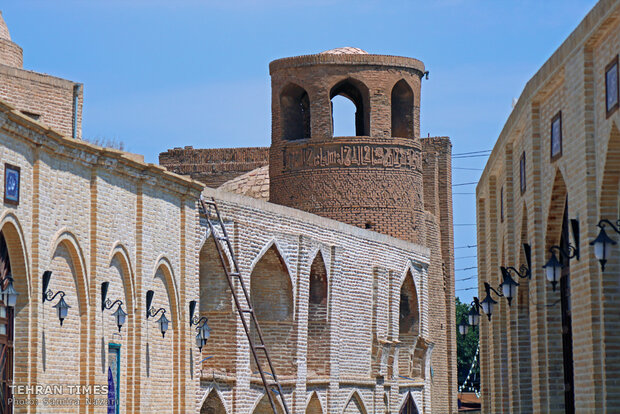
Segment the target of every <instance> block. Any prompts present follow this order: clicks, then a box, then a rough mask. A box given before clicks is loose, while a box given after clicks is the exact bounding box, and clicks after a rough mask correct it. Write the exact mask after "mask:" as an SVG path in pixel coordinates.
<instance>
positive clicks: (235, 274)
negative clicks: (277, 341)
mask: <svg viewBox="0 0 620 414" xmlns="http://www.w3.org/2000/svg"><path fill="white" fill-rule="evenodd" d="M200 204H201V206H202V209H203V212H204V215H205V217H206V218H207V223H208V225H209V229H210V230H211V235H212V236H213V241H214V242H215V246H216V248H217V252H218V254H219V256H220V261H221V262H222V267H223V268H224V272H225V273H226V279H228V286H230V291H231V292H232V296H233V299H234V300H235V306H236V308H237V312H238V313H239V317H240V318H241V322H242V323H243V329H244V330H245V335H246V337H247V338H248V342H249V344H250V350H251V351H252V355H253V356H254V361H255V362H256V366H257V367H258V372H259V373H260V377H261V379H262V381H263V386H264V387H265V392H266V393H267V397H269V403H270V404H271V408H272V409H273V412H274V414H278V411H277V410H276V403H275V401H274V398H273V395H272V393H273V392H275V393H277V394H279V395H280V400H281V401H282V407H283V408H284V412H285V413H286V414H289V411H288V407H287V406H286V401H285V400H284V393H283V392H282V386H281V385H280V381H279V380H278V376H277V375H276V371H275V370H274V368H273V364H272V363H271V357H270V356H269V352H268V351H267V346H266V345H265V341H264V340H263V332H262V331H261V329H260V326H259V325H258V320H257V319H256V313H255V312H254V307H253V306H252V301H251V300H250V295H249V293H248V290H247V288H246V287H245V283H244V282H243V278H242V277H241V273H240V272H239V265H238V264H237V258H236V257H235V253H234V251H233V248H232V244H231V242H230V238H229V237H228V232H227V231H226V227H225V226H224V222H223V221H222V216H221V215H220V210H219V209H218V207H217V203H216V202H215V198H213V197H211V200H204V199H203V198H202V196H200ZM211 208H213V210H214V212H215V220H214V221H216V222H217V224H219V226H220V228H221V233H222V234H221V235H218V234H217V233H216V232H215V226H214V225H213V222H212V221H211V217H212V215H213V213H212V212H211ZM222 244H225V246H226V248H227V249H228V253H229V254H230V258H231V259H232V263H233V271H232V272H231V271H230V270H229V266H227V265H226V258H225V251H224V247H223V246H222ZM233 278H236V279H237V280H238V281H239V284H240V285H241V288H242V290H243V295H244V296H245V300H246V303H247V305H248V308H243V307H242V305H241V303H240V302H239V296H238V295H237V292H236V291H235V285H234V282H233ZM246 315H249V317H250V319H249V320H248V319H246ZM251 322H254V326H255V327H256V332H257V333H258V344H256V345H255V344H254V340H253V339H252V336H251V335H250V325H249V324H250V323H251ZM257 350H261V351H263V352H264V354H265V359H266V360H267V364H268V365H269V369H270V370H271V372H270V373H269V372H265V371H264V370H263V366H262V364H261V358H259V354H258V353H257ZM265 374H268V375H271V376H272V378H273V380H271V381H267V378H266V377H265ZM270 387H277V390H274V389H271V388H270Z"/></svg>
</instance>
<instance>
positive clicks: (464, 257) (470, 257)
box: [454, 254, 478, 260]
mask: <svg viewBox="0 0 620 414" xmlns="http://www.w3.org/2000/svg"><path fill="white" fill-rule="evenodd" d="M474 257H478V256H477V255H475V254H474V255H472V256H461V257H455V258H454V260H459V259H472V258H474Z"/></svg>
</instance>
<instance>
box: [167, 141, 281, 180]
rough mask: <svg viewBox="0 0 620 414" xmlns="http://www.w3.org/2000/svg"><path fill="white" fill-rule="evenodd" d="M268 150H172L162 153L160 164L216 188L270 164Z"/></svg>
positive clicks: (257, 148)
mask: <svg viewBox="0 0 620 414" xmlns="http://www.w3.org/2000/svg"><path fill="white" fill-rule="evenodd" d="M268 162H269V148H267V147H255V148H206V149H194V148H192V147H184V148H173V149H169V150H168V151H166V152H162V153H161V154H159V164H160V165H163V166H164V167H166V168H167V169H168V170H170V171H172V172H174V173H177V174H181V175H189V176H191V177H192V178H193V179H194V180H198V181H200V182H203V183H205V185H206V186H207V187H212V188H217V187H219V186H221V185H222V184H224V183H225V182H227V181H230V180H232V179H234V178H236V177H238V176H240V175H242V174H245V173H248V172H250V171H252V170H255V169H257V168H260V167H263V166H265V165H267V163H268Z"/></svg>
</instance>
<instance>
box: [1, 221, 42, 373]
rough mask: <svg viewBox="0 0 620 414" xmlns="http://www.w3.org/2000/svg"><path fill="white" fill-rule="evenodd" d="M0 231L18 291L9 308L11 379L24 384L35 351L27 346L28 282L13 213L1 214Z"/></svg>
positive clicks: (20, 233)
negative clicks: (10, 316)
mask: <svg viewBox="0 0 620 414" xmlns="http://www.w3.org/2000/svg"><path fill="white" fill-rule="evenodd" d="M0 233H1V234H2V235H3V236H4V240H5V242H6V247H7V250H8V255H9V263H10V266H11V275H12V277H13V286H14V287H15V290H17V291H18V292H19V296H18V297H17V304H16V306H15V309H14V310H13V312H14V327H13V329H14V337H13V382H14V383H15V384H25V383H27V382H28V374H29V372H28V371H29V370H28V368H27V367H28V360H29V353H34V354H36V347H34V346H33V347H30V345H29V342H30V341H31V340H32V338H31V335H30V329H29V327H30V323H29V321H30V312H31V311H30V307H31V292H32V285H31V279H30V269H29V267H28V253H27V251H26V247H25V246H26V245H25V243H24V234H23V231H22V227H21V224H20V223H19V220H18V219H17V217H16V216H15V215H13V214H12V213H9V214H5V215H4V217H3V218H2V221H0ZM29 351H30V352H29ZM30 358H31V360H35V358H36V356H35V355H31V356H30ZM33 381H34V380H33ZM35 382H36V381H35Z"/></svg>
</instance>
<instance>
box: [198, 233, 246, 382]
mask: <svg viewBox="0 0 620 414" xmlns="http://www.w3.org/2000/svg"><path fill="white" fill-rule="evenodd" d="M199 273H200V302H199V309H200V316H206V317H207V318H209V326H210V327H211V329H213V332H217V335H212V336H211V337H210V338H209V340H208V341H207V344H206V345H205V346H204V347H203V348H202V355H204V356H205V357H206V356H207V355H208V356H212V358H210V359H208V360H207V361H204V362H203V367H202V368H203V371H204V372H205V373H209V372H212V371H216V372H222V373H234V372H235V371H236V363H235V362H236V360H237V346H238V344H237V343H236V333H237V331H236V328H235V327H236V326H237V317H236V314H235V313H234V312H233V306H232V293H231V291H230V287H229V286H228V280H227V278H226V273H225V271H224V267H223V266H222V262H221V261H220V256H219V254H218V252H217V247H216V246H215V240H214V239H213V237H209V238H208V239H207V240H206V241H205V243H204V245H203V246H202V249H200V270H199ZM192 333H193V334H194V335H195V331H192ZM202 359H203V358H202V357H201V358H200V360H202Z"/></svg>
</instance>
